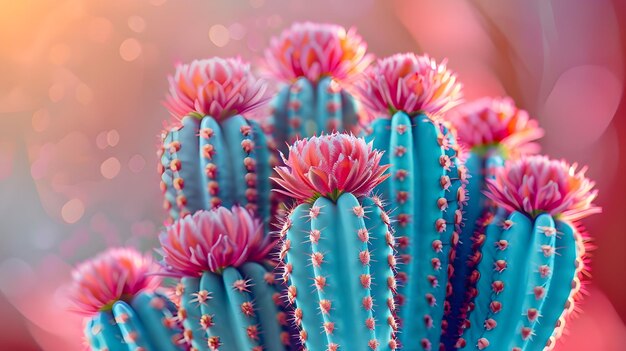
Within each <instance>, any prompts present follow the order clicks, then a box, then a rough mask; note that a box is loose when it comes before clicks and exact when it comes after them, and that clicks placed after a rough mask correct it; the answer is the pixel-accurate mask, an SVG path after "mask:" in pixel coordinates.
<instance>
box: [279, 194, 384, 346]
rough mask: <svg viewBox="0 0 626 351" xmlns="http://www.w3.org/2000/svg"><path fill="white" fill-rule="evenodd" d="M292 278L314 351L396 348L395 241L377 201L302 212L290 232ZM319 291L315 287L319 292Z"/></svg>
mask: <svg viewBox="0 0 626 351" xmlns="http://www.w3.org/2000/svg"><path fill="white" fill-rule="evenodd" d="M283 234H284V243H283V249H282V252H281V257H282V258H283V260H284V269H285V278H286V279H287V280H288V282H289V285H290V286H289V288H288V291H289V300H290V301H291V302H293V303H295V307H296V309H295V321H296V324H297V325H298V326H299V327H300V329H301V332H300V338H301V341H302V343H303V345H304V347H306V349H308V350H391V349H395V348H396V342H395V339H394V333H395V329H396V323H395V319H394V316H393V311H394V302H393V291H394V290H395V289H396V283H395V279H394V272H393V269H394V268H393V267H394V265H395V258H394V254H393V250H392V245H393V236H392V234H391V229H390V227H389V220H388V217H387V214H386V212H385V211H384V209H383V208H382V207H381V206H380V204H379V203H378V202H377V201H376V200H373V199H371V198H364V199H362V200H358V199H357V198H356V197H354V196H353V195H352V194H350V193H344V194H343V195H341V196H340V197H339V198H338V200H337V201H336V203H335V202H333V201H332V200H330V199H328V198H325V197H320V198H318V199H317V200H316V201H315V202H314V203H313V204H309V203H304V204H301V205H299V206H297V207H296V208H295V209H294V210H293V211H292V212H291V214H290V215H289V218H288V220H287V222H286V225H285V227H284V228H283ZM312 285H313V286H312Z"/></svg>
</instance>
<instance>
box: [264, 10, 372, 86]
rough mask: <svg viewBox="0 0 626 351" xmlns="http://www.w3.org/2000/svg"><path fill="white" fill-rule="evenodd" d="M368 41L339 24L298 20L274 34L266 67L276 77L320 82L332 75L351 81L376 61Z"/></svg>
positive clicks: (287, 79)
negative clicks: (368, 52)
mask: <svg viewBox="0 0 626 351" xmlns="http://www.w3.org/2000/svg"><path fill="white" fill-rule="evenodd" d="M366 51H367V45H366V44H365V42H364V41H363V39H362V38H361V36H360V35H358V34H357V33H356V31H355V30H354V29H349V30H347V31H346V29H345V28H343V27H341V26H338V25H335V24H320V23H311V22H304V23H294V24H293V25H292V26H291V28H289V29H287V30H285V31H283V32H282V33H281V35H280V36H279V37H278V38H273V39H272V41H271V43H270V47H269V48H268V49H267V50H266V51H265V68H266V70H267V71H268V74H269V75H271V76H272V77H273V78H274V79H277V80H282V81H288V82H293V81H295V80H296V79H298V78H299V77H306V78H307V79H309V80H310V81H312V82H317V81H318V80H319V79H320V78H321V77H324V76H330V77H332V78H334V79H336V80H339V81H346V80H347V81H349V80H351V79H352V78H354V77H355V76H356V75H357V74H359V73H361V72H362V71H363V70H364V69H365V68H366V67H367V66H368V65H369V64H370V62H371V61H372V57H371V56H370V55H368V54H366Z"/></svg>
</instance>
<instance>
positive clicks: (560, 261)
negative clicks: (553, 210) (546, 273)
mask: <svg viewBox="0 0 626 351" xmlns="http://www.w3.org/2000/svg"><path fill="white" fill-rule="evenodd" d="M556 233H557V234H556V238H555V240H556V242H555V244H554V247H555V248H556V255H554V269H553V270H552V272H550V273H551V280H552V282H551V284H550V288H549V289H548V290H547V293H546V298H545V302H544V303H543V306H542V308H541V311H540V313H539V317H538V319H537V321H536V323H537V324H538V325H539V326H540V327H537V328H534V336H532V338H530V339H529V340H528V343H527V344H526V347H525V348H524V350H525V351H541V350H543V349H544V348H545V347H546V345H553V344H554V342H555V341H554V339H553V337H554V334H555V333H556V330H555V327H557V324H558V323H559V320H560V319H561V318H562V317H563V315H564V314H565V311H564V310H565V309H567V308H569V307H571V306H568V304H569V303H571V301H570V299H571V294H572V292H571V286H572V282H573V281H574V279H575V278H576V275H577V273H578V270H579V269H581V268H582V267H581V263H580V262H579V255H580V254H579V252H577V249H578V247H579V246H578V245H577V236H578V235H579V234H578V233H577V232H576V230H575V229H574V228H573V227H572V225H571V224H569V223H566V222H562V221H556ZM557 328H558V327H557Z"/></svg>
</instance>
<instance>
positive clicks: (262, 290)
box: [241, 262, 289, 351]
mask: <svg viewBox="0 0 626 351" xmlns="http://www.w3.org/2000/svg"><path fill="white" fill-rule="evenodd" d="M241 272H242V273H243V275H244V276H245V277H248V278H249V279H250V280H251V281H253V282H264V281H267V280H269V279H271V280H272V281H273V279H274V276H273V274H272V273H269V272H268V271H267V270H266V269H265V268H264V267H262V266H261V265H259V264H258V263H253V262H249V263H246V264H244V265H243V266H242V267H241ZM250 292H251V294H252V296H254V304H255V305H256V307H257V308H256V311H257V315H258V320H259V323H260V325H261V326H262V327H263V329H262V331H261V333H260V338H261V340H262V342H261V344H262V345H263V350H266V351H280V350H284V349H285V342H286V341H288V340H289V339H288V338H289V334H288V332H287V325H286V320H287V318H286V316H285V315H284V312H282V311H281V310H280V309H279V306H280V305H281V301H280V297H279V295H280V293H278V292H277V291H276V289H275V288H274V287H273V286H271V285H269V284H252V286H251V287H250Z"/></svg>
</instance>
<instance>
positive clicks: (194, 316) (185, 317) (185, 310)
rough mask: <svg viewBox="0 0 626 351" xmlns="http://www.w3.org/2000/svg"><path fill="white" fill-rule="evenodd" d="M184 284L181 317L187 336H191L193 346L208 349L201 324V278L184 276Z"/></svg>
mask: <svg viewBox="0 0 626 351" xmlns="http://www.w3.org/2000/svg"><path fill="white" fill-rule="evenodd" d="M181 284H182V285H183V294H182V295H181V297H180V307H181V309H180V310H179V312H178V315H179V317H180V318H181V319H182V321H183V326H184V327H185V333H186V337H187V338H188V339H189V337H191V340H190V343H191V347H193V348H195V349H197V350H198V351H207V350H208V349H209V348H208V346H207V337H206V333H205V332H204V328H203V327H202V325H201V324H200V318H201V317H202V313H201V311H200V308H199V307H200V302H199V301H198V292H199V291H200V280H199V279H198V278H193V277H183V278H182V279H181Z"/></svg>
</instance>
